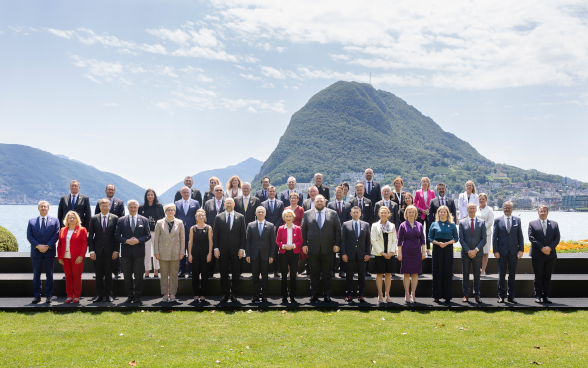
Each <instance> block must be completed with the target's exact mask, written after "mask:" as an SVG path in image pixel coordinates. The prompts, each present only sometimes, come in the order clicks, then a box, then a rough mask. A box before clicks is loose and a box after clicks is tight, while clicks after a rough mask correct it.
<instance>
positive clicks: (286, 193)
mask: <svg viewBox="0 0 588 368" xmlns="http://www.w3.org/2000/svg"><path fill="white" fill-rule="evenodd" d="M289 192H290V189H286V190H285V191H283V192H282V193H280V198H279V199H280V201H282V202H284V207H288V206H290V195H289ZM293 192H296V193H298V205H299V206H302V202H304V195H303V194H302V192H301V191H299V190H296V189H294V190H293ZM276 198H277V197H276Z"/></svg>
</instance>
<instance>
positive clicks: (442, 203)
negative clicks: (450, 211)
mask: <svg viewBox="0 0 588 368" xmlns="http://www.w3.org/2000/svg"><path fill="white" fill-rule="evenodd" d="M441 206H445V198H443V197H441Z"/></svg>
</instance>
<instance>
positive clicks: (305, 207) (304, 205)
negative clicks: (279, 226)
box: [302, 198, 311, 212]
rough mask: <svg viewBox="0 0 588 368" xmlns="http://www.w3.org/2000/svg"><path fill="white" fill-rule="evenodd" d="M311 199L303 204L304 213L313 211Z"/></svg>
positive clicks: (307, 199)
mask: <svg viewBox="0 0 588 368" xmlns="http://www.w3.org/2000/svg"><path fill="white" fill-rule="evenodd" d="M310 202H311V201H310V198H306V199H305V200H304V201H303V202H302V209H303V210H304V212H306V211H308V210H310V209H311V207H310Z"/></svg>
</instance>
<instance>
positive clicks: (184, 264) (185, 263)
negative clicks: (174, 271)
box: [180, 231, 208, 273]
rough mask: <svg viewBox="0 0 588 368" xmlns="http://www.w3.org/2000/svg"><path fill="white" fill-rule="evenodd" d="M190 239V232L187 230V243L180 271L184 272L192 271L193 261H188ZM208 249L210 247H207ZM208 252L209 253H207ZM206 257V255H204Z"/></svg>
mask: <svg viewBox="0 0 588 368" xmlns="http://www.w3.org/2000/svg"><path fill="white" fill-rule="evenodd" d="M189 241H190V232H189V231H188V232H187V235H186V245H185V249H184V256H185V257H184V258H182V259H181V260H180V272H184V273H190V272H192V263H190V262H188V243H189ZM207 251H208V249H207ZM207 254H208V253H207ZM192 257H194V255H192ZM204 258H206V257H204Z"/></svg>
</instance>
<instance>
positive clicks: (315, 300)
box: [310, 296, 321, 304]
mask: <svg viewBox="0 0 588 368" xmlns="http://www.w3.org/2000/svg"><path fill="white" fill-rule="evenodd" d="M310 302H311V303H313V304H318V303H320V302H321V301H320V300H319V299H318V298H317V297H316V296H315V297H314V298H310Z"/></svg>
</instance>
